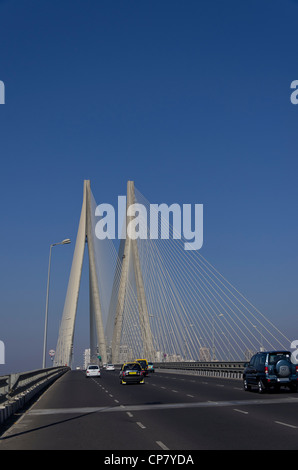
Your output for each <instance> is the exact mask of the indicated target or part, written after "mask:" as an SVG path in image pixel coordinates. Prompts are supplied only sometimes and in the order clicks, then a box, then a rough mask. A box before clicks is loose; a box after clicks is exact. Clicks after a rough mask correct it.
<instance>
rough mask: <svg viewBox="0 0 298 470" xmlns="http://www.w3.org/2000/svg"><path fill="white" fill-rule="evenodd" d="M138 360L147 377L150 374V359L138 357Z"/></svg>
mask: <svg viewBox="0 0 298 470" xmlns="http://www.w3.org/2000/svg"><path fill="white" fill-rule="evenodd" d="M136 362H138V363H139V364H140V366H141V367H142V371H143V375H144V376H145V377H146V376H147V375H148V361H147V359H136Z"/></svg>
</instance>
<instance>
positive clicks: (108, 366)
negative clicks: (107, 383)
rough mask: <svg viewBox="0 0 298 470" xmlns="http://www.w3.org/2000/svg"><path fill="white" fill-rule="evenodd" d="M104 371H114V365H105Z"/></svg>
mask: <svg viewBox="0 0 298 470" xmlns="http://www.w3.org/2000/svg"><path fill="white" fill-rule="evenodd" d="M106 370H115V366H114V364H107V366H106Z"/></svg>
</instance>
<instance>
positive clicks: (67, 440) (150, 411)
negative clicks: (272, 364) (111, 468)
mask: <svg viewBox="0 0 298 470" xmlns="http://www.w3.org/2000/svg"><path fill="white" fill-rule="evenodd" d="M6 449H7V450H23V449H24V450H46V449H50V450H59V449H64V450H102V449H103V450H105V451H115V450H123V451H124V450H125V451H129V450H136V451H138V450H148V451H154V452H159V451H160V452H162V451H163V452H169V451H170V452H175V451H176V453H177V451H179V450H180V451H186V450H188V451H191V450H245V449H249V450H289V449H292V450H297V449H298V394H297V393H291V392H289V391H281V392H280V393H266V394H262V395H260V394H258V393H257V392H244V390H243V389H242V383H241V381H237V380H228V379H222V380H220V379H215V378H202V377H196V376H191V375H178V374H173V373H167V372H156V373H154V374H152V375H150V376H149V377H148V378H146V383H145V384H144V385H142V384H138V385H120V383H119V380H118V371H115V372H113V371H102V376H101V378H88V379H87V378H85V374H84V372H83V371H70V372H68V373H66V374H65V375H64V376H63V377H61V378H60V379H58V380H57V381H56V382H55V383H54V384H53V385H52V386H51V387H50V388H49V389H48V390H47V391H46V392H45V393H44V394H43V395H42V396H41V397H40V398H39V399H38V400H37V401H36V402H35V403H34V404H33V405H32V406H31V407H30V408H29V409H28V410H26V411H25V412H24V413H20V416H19V419H18V420H17V421H16V422H15V423H14V424H13V425H12V426H11V427H10V428H9V429H8V430H6V431H5V432H4V433H3V434H2V435H1V438H0V450H6Z"/></svg>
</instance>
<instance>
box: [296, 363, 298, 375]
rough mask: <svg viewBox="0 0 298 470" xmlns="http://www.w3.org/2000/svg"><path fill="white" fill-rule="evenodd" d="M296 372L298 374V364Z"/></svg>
mask: <svg viewBox="0 0 298 470" xmlns="http://www.w3.org/2000/svg"><path fill="white" fill-rule="evenodd" d="M296 374H298V365H296Z"/></svg>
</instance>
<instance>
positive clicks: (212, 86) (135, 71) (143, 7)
mask: <svg viewBox="0 0 298 470" xmlns="http://www.w3.org/2000/svg"><path fill="white" fill-rule="evenodd" d="M297 18H298V2H297V1H295V0H283V1H281V0H263V1H262V2H260V1H259V0H250V1H249V2H248V1H241V2H239V0H209V1H202V0H187V1H186V2H182V1H181V0H179V1H175V0H171V1H168V0H160V1H158V2H157V1H151V2H144V1H141V2H140V1H134V0H127V1H123V0H121V1H120V0H113V1H101V0H51V1H49V0H27V1H26V2H24V1H22V0H2V1H1V0H0V80H2V81H3V82H4V84H5V105H1V106H0V158H1V185H0V194H1V199H0V208H1V244H0V253H1V258H0V259H1V269H0V316H1V320H0V322H1V324H0V339H1V340H2V341H4V343H5V351H6V359H5V362H6V364H5V365H0V374H1V373H2V374H4V373H8V372H15V371H19V370H31V369H35V368H39V367H41V363H42V344H43V326H44V312H45V295H46V278H47V268H48V255H49V246H50V244H51V243H54V242H58V241H60V240H62V239H63V238H66V237H67V238H68V237H69V238H71V239H72V240H73V241H74V240H75V237H76V231H77V227H78V220H79V215H80V210H81V203H82V191H83V181H84V179H90V180H91V187H92V191H93V194H94V196H95V199H96V201H97V203H98V204H99V203H101V202H107V203H115V200H116V198H117V196H118V195H122V194H125V191H126V182H127V180H134V181H135V185H136V187H137V188H138V189H139V190H140V191H141V192H142V193H143V194H144V195H145V196H146V197H147V199H148V200H149V201H150V202H152V203H154V202H155V203H161V202H165V203H168V204H170V203H173V202H177V203H192V204H195V203H201V204H204V245H203V248H202V250H201V253H202V254H203V255H204V256H205V257H206V258H207V259H208V260H209V261H210V262H211V263H212V264H213V265H215V266H216V267H217V269H218V270H219V271H220V272H221V273H222V274H224V275H225V276H226V277H227V278H228V279H229V280H230V282H231V283H232V284H233V285H235V286H236V287H237V288H238V289H239V290H240V291H241V292H242V293H243V294H245V295H246V296H247V297H248V298H249V300H250V301H251V302H252V303H253V304H254V305H256V306H257V307H258V308H259V309H260V310H261V311H262V312H263V313H264V315H266V316H267V317H269V318H270V319H272V321H273V322H274V323H275V324H276V325H277V326H278V327H279V328H280V329H282V330H283V331H285V333H286V334H287V335H289V336H290V337H291V339H293V340H294V339H298V327H297V263H298V259H297V258H298V257H297V225H298V224H297V195H298V194H297V169H298V168H297V167H298V164H297V133H298V106H295V105H293V104H292V103H291V101H290V94H291V90H290V84H291V82H292V81H293V80H297V79H298V60H297V54H298V47H297V46H298V44H297V29H298V28H297V26H298V24H297V23H298V19H297ZM73 249H74V243H72V244H71V245H67V246H63V247H61V246H58V247H55V248H54V249H53V257H52V271H51V275H52V277H51V290H50V310H49V339H48V349H49V348H55V346H56V339H57V338H56V336H57V329H58V324H59V318H60V316H61V313H62V310H63V305H64V297H65V293H66V287H67V280H68V274H69V270H70V265H71V260H72V254H73ZM87 286H88V274H87V270H86V269H85V272H84V273H83V278H82V289H81V292H80V299H79V309H78V320H77V326H76V344H77V345H78V346H77V350H76V354H77V357H78V358H80V355H81V354H82V350H83V348H84V347H88V344H86V342H87V343H88V327H89V325H88V322H89V319H88V309H89V306H88V291H87Z"/></svg>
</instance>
